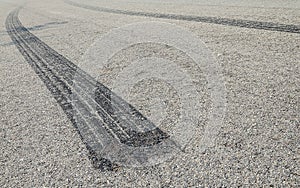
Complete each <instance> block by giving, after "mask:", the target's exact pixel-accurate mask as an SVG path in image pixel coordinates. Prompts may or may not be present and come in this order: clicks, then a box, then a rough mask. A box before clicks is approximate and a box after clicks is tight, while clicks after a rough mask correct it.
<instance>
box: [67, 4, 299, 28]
mask: <svg viewBox="0 0 300 188" xmlns="http://www.w3.org/2000/svg"><path fill="white" fill-rule="evenodd" d="M65 2H66V3H67V4H70V5H73V6H76V7H80V8H85V9H89V10H93V11H99V12H107V13H114V14H124V15H130V16H143V17H152V18H163V19H170V20H184V21H193V22H203V23H213V24H219V25H228V26H236V27H243V28H250V29H261V30H270V31H279V32H288V33H300V26H299V25H291V24H282V23H273V22H262V21H252V20H241V19H229V18H217V17H206V16H191V15H179V14H163V13H152V12H139V11H129V10H120V9H111V8H104V7H96V6H91V5H85V4H82V3H76V2H73V1H70V0H65Z"/></svg>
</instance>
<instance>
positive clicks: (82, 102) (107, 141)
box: [6, 8, 169, 170]
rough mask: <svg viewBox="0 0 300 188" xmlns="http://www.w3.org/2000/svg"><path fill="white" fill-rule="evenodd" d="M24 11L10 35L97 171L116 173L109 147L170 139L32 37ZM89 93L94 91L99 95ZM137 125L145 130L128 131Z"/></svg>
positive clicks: (10, 20)
mask: <svg viewBox="0 0 300 188" xmlns="http://www.w3.org/2000/svg"><path fill="white" fill-rule="evenodd" d="M19 10H20V8H18V9H16V10H14V11H12V12H11V13H10V14H9V15H8V17H7V19H6V29H7V31H8V34H9V35H10V37H11V39H12V40H13V42H14V43H15V45H16V46H17V48H18V50H19V51H20V52H21V54H22V55H23V56H24V58H25V59H26V61H27V62H28V63H29V64H30V65H31V67H32V68H33V69H34V71H35V73H36V74H37V75H38V76H39V77H40V79H41V80H42V81H43V82H44V84H45V85H46V86H47V88H48V90H49V91H50V92H51V94H52V95H53V97H54V98H55V99H56V101H57V102H58V104H59V105H60V106H61V108H62V109H63V110H64V112H65V114H66V115H67V117H68V118H69V119H70V120H71V122H72V124H73V125H74V127H75V128H76V130H77V131H78V133H79V134H80V136H81V139H82V140H83V142H84V143H85V145H86V147H87V149H88V150H89V152H90V159H91V160H92V162H93V164H94V166H95V167H97V168H100V169H102V170H104V169H113V166H114V164H113V161H110V160H108V159H106V158H105V157H103V156H102V154H103V153H101V150H103V149H105V151H107V150H109V149H110V148H108V147H115V148H122V149H123V150H122V151H124V150H125V149H124V147H123V145H124V146H126V147H146V146H153V145H157V144H160V143H161V142H163V141H164V140H165V139H167V138H168V137H169V136H168V135H167V134H166V133H164V132H163V131H161V130H160V129H159V128H157V127H156V126H155V125H154V124H153V123H152V122H151V121H149V120H148V119H147V118H146V117H144V116H143V115H142V114H141V113H139V112H138V111H137V110H136V109H135V108H134V107H133V106H132V105H130V104H128V103H127V102H126V101H124V100H123V99H121V98H120V97H118V96H117V95H115V94H114V93H113V92H112V91H111V90H109V89H108V88H107V87H106V86H104V85H103V84H101V83H99V82H97V81H96V80H95V79H94V78H92V77H91V76H89V75H88V74H87V73H85V72H84V71H83V70H81V69H79V68H78V67H77V66H76V65H75V64H73V63H72V62H71V61H69V60H68V59H66V58H65V57H63V56H62V55H60V54H59V53H58V52H56V51H55V50H53V49H52V48H50V47H49V46H48V45H47V44H45V43H44V42H42V41H41V40H40V39H39V38H37V37H36V36H35V35H33V34H32V33H30V32H29V31H28V29H26V28H25V27H24V26H23V25H22V23H21V22H20V20H19V18H18V13H19ZM75 74H76V82H77V83H76V87H75V86H74V83H73V82H74V75H75ZM87 91H93V92H92V93H93V95H90V93H88V92H87ZM132 125H138V126H139V127H141V126H142V127H143V128H144V129H143V130H145V131H144V132H139V131H136V130H132V129H130V128H128V127H132ZM116 145H118V146H116ZM120 150H121V149H120ZM125 151H126V150H125ZM116 153H117V152H116Z"/></svg>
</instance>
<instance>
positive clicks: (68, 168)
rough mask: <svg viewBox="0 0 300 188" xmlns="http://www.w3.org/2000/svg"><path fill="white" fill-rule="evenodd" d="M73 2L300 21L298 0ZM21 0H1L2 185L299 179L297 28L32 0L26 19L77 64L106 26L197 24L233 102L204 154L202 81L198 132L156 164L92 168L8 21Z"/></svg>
mask: <svg viewBox="0 0 300 188" xmlns="http://www.w3.org/2000/svg"><path fill="white" fill-rule="evenodd" d="M72 1H73V2H76V3H77V4H79V3H80V4H85V5H86V6H88V7H100V8H106V9H110V10H124V11H125V12H126V11H127V12H128V11H129V12H151V13H153V14H154V13H157V14H163V15H168V14H176V15H186V16H187V15H189V16H197V17H214V18H220V19H227V20H249V21H254V22H259V23H265V22H267V23H275V24H277V25H280V26H282V25H285V26H287V25H293V26H295V28H299V23H300V4H299V2H298V1H296V0H294V1H293V0H287V1H283V0H275V1H263V2H261V1H253V2H251V3H250V2H248V1H239V2H237V1H232V0H231V1H230V0H226V1H219V0H214V1H210V2H206V1H202V0H198V1H180V0H174V1H171V0H167V1H157V0H153V1H150V0H141V1H139V0H118V1H113V2H111V1H105V0H103V1H95V0H89V1H86V2H80V1H77V0H72ZM24 2H25V1H17V0H15V1H6V0H0V5H1V6H0V22H1V23H2V25H1V26H0V54H1V55H0V86H1V87H0V88H1V90H0V95H1V97H0V110H1V114H0V117H1V120H0V125H1V126H0V139H1V140H0V148H1V151H0V153H1V154H0V186H1V187H65V186H70V187H78V186H82V187H95V186H98V187H101V186H103V187H199V186H203V187H221V186H224V187H236V186H245V187H250V186H251V187H253V186H275V187H299V186H300V165H299V164H300V136H299V135H300V127H299V125H300V118H299V114H300V110H299V106H300V105H299V104H300V103H299V96H300V53H299V52H300V45H299V44H300V35H299V33H291V32H282V31H276V30H274V31H270V30H264V29H258V28H248V27H237V26H234V25H232V24H231V25H224V24H216V23H211V22H210V23H207V22H201V21H200V22H195V21H186V20H174V19H165V18H155V17H145V16H143V15H126V14H116V13H108V12H103V11H102V12H101V11H95V10H91V9H87V8H84V7H78V6H73V5H70V4H69V3H66V2H65V1H62V0H54V1H51V2H41V1H37V0H28V1H26V3H25V4H24V8H23V9H22V10H20V13H19V19H20V21H21V22H22V24H23V25H24V26H25V27H26V28H27V29H28V30H29V31H30V32H32V33H33V34H34V35H36V36H37V37H38V38H39V39H40V40H42V41H43V42H44V43H46V44H47V45H49V46H50V47H51V48H53V49H54V50H56V51H57V52H58V53H60V54H61V55H63V56H64V57H66V58H67V59H69V60H70V61H72V62H73V63H74V64H79V63H80V61H81V57H82V55H83V54H84V53H85V51H86V49H87V48H89V47H90V46H91V44H92V43H93V42H94V40H95V39H96V38H98V37H100V36H103V35H104V34H106V33H107V32H109V31H110V30H111V29H114V28H118V27H120V26H124V25H126V24H130V23H135V22H141V21H144V22H145V21H163V22H169V23H173V24H176V25H179V26H182V27H184V28H186V29H188V30H190V31H191V32H193V33H194V34H195V35H197V36H198V37H199V38H200V39H201V40H203V41H204V42H205V43H206V45H207V46H208V48H209V49H210V50H211V51H212V52H213V53H214V55H215V57H216V58H217V61H218V62H219V63H220V64H221V66H222V69H223V75H224V82H225V86H226V96H227V111H226V116H225V120H224V123H223V125H222V127H221V129H220V131H219V134H218V136H217V138H216V140H215V146H214V147H212V148H209V149H208V150H206V151H205V152H204V153H199V152H197V149H195V148H197V146H198V142H199V140H200V139H201V134H203V132H202V128H201V127H202V126H205V123H206V119H207V117H206V116H207V113H208V112H209V110H210V108H209V103H210V101H209V94H208V93H207V88H205V87H203V90H202V92H203V93H204V94H203V103H204V108H203V112H199V113H201V114H203V122H202V124H201V125H199V126H200V127H199V129H198V132H197V134H198V135H199V136H198V137H195V139H194V140H192V141H191V143H190V144H189V146H188V147H187V148H186V150H185V152H182V153H179V154H178V155H177V156H175V157H174V158H173V159H172V160H171V161H166V162H164V163H162V164H159V165H156V166H152V167H144V168H130V167H118V168H116V169H114V170H113V171H104V172H101V171H100V170H99V169H96V168H94V167H93V165H92V163H91V161H90V159H89V157H88V156H89V152H88V150H87V149H86V147H85V145H84V143H83V142H82V140H81V139H80V136H79V135H78V133H77V131H76V129H75V128H74V127H73V125H72V122H71V121H70V120H69V119H68V117H67V116H66V114H65V113H64V111H63V109H62V108H61V107H60V106H59V104H58V103H57V102H56V100H55V99H54V98H53V96H52V95H51V93H50V92H49V90H48V89H47V87H46V86H45V85H44V83H43V81H42V80H41V79H40V78H39V77H38V76H37V75H36V74H35V72H34V70H33V69H32V68H31V67H30V65H29V64H28V63H27V62H26V60H25V59H24V58H23V56H22V55H21V53H19V51H18V49H17V48H16V45H15V43H14V42H13V41H12V40H11V39H10V37H9V35H8V33H7V31H6V28H5V21H6V18H7V16H8V14H9V13H10V12H11V11H13V10H14V9H15V8H17V7H18V6H20V5H22V4H23V3H24ZM95 9H99V8H95ZM250 23H251V22H250ZM167 55H168V54H166V56H167ZM108 83H109V82H108ZM149 84H150V83H149ZM140 87H141V88H135V89H134V90H133V93H134V94H135V95H137V94H138V92H141V91H143V90H144V91H147V89H148V87H147V84H146V85H144V86H140ZM143 87H145V88H143ZM149 87H150V86H149ZM158 87H159V86H158ZM156 89H157V90H158V88H156ZM129 102H130V103H132V104H134V105H136V106H137V108H139V107H143V106H145V105H146V107H147V102H146V104H145V101H144V100H138V99H135V98H134V97H133V98H132V99H131V101H129ZM141 110H142V111H143V110H145V112H146V111H147V109H141ZM145 114H147V113H145Z"/></svg>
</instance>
